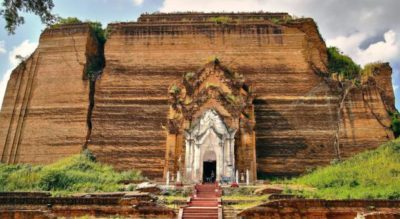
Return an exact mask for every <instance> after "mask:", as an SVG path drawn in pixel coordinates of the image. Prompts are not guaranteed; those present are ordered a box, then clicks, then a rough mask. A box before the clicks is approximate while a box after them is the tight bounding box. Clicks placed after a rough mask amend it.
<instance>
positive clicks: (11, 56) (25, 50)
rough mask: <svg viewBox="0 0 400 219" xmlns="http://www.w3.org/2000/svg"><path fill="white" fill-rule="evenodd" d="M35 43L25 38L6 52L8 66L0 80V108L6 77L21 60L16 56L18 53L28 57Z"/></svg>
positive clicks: (8, 76) (6, 81)
mask: <svg viewBox="0 0 400 219" xmlns="http://www.w3.org/2000/svg"><path fill="white" fill-rule="evenodd" d="M37 45H38V44H37V43H36V42H29V40H25V41H23V42H22V43H21V44H20V45H18V46H17V47H14V48H13V50H11V51H10V52H9V53H8V61H9V66H10V68H9V69H8V70H7V71H6V73H5V74H4V76H3V78H2V79H1V81H0V109H1V107H2V105H3V97H4V93H5V91H6V88H7V83H8V79H9V78H10V75H11V72H12V70H13V69H14V68H15V67H17V65H18V64H19V63H20V62H21V60H20V59H18V58H16V56H17V55H19V56H22V57H28V56H29V55H30V54H32V52H33V51H35V49H36V47H37Z"/></svg>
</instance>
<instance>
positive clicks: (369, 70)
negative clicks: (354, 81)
mask: <svg viewBox="0 0 400 219" xmlns="http://www.w3.org/2000/svg"><path fill="white" fill-rule="evenodd" d="M381 65H382V62H372V63H368V64H366V65H365V66H364V68H363V70H362V71H361V75H362V76H366V77H369V76H374V75H375V71H376V69H377V68H378V67H379V66H381Z"/></svg>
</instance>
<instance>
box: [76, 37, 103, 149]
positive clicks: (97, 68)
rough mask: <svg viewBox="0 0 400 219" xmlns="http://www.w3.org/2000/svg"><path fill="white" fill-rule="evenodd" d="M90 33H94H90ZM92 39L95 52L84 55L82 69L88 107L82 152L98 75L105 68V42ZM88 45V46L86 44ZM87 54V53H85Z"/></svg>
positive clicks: (89, 131)
mask: <svg viewBox="0 0 400 219" xmlns="http://www.w3.org/2000/svg"><path fill="white" fill-rule="evenodd" d="M92 33H94V32H93V31H92ZM93 35H94V37H93V38H91V39H92V40H96V42H95V44H96V46H97V48H96V52H95V53H94V54H91V55H86V65H85V68H84V78H86V79H87V80H88V83H89V97H88V100H89V106H88V112H87V118H86V123H87V134H86V140H85V143H84V144H83V146H82V150H86V149H87V148H88V145H89V143H90V137H91V134H92V127H93V125H92V114H93V108H94V105H95V98H94V95H95V92H96V81H97V79H98V78H99V77H100V75H101V74H102V72H103V69H104V67H105V58H104V44H105V42H102V41H101V40H99V36H96V34H93ZM88 45H90V44H89V43H88ZM86 54H88V53H86Z"/></svg>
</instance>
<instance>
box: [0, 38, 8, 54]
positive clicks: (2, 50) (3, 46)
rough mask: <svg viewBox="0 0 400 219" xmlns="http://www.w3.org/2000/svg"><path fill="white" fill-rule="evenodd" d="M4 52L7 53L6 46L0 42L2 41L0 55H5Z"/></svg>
mask: <svg viewBox="0 0 400 219" xmlns="http://www.w3.org/2000/svg"><path fill="white" fill-rule="evenodd" d="M6 52H7V50H6V45H5V42H4V40H2V41H0V54H2V53H6Z"/></svg>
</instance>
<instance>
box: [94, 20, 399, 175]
mask: <svg viewBox="0 0 400 219" xmlns="http://www.w3.org/2000/svg"><path fill="white" fill-rule="evenodd" d="M196 16H200V15H196ZM214 16H215V15H214ZM260 17H262V16H261V15H260ZM204 20H206V21H204ZM139 21H140V22H137V23H118V24H112V25H110V28H111V32H112V34H111V36H110V38H109V39H108V41H107V43H106V46H105V58H106V61H107V65H106V68H105V70H104V73H103V75H102V78H101V79H100V80H99V81H98V82H97V86H96V95H95V108H94V112H93V119H92V121H93V132H92V136H91V144H90V149H91V150H93V151H94V152H95V154H96V155H97V156H98V158H99V159H100V160H102V161H105V162H108V163H112V164H114V165H116V166H117V167H119V168H123V169H129V168H138V169H141V170H143V171H144V172H145V173H146V174H147V175H150V176H155V177H160V176H161V175H162V169H163V165H164V158H165V154H164V153H165V147H166V145H165V144H166V130H165V129H164V126H165V125H166V118H167V114H168V98H167V89H168V86H169V85H171V84H172V83H173V82H174V81H177V80H180V79H181V78H182V75H183V74H184V73H186V72H189V71H196V70H198V69H200V68H201V67H203V66H204V65H205V64H206V63H207V62H208V61H209V60H210V59H211V57H215V56H217V57H218V58H219V60H220V61H221V63H222V64H223V65H225V66H226V67H228V68H230V69H232V70H234V71H237V72H240V73H242V74H243V75H244V77H245V79H246V80H247V81H248V83H250V84H251V85H252V86H253V88H254V90H255V96H256V99H255V101H254V105H255V114H256V145H257V167H258V171H259V173H260V174H263V173H267V174H298V173H301V172H304V171H305V170H306V169H307V168H311V167H315V166H316V165H324V164H328V163H329V162H330V161H332V160H333V159H335V158H337V157H338V155H337V149H336V147H335V144H334V142H335V134H336V131H337V126H338V125H339V126H340V133H339V136H340V141H339V142H340V144H341V145H340V146H339V153H340V155H341V156H343V157H346V156H350V155H352V154H354V153H356V152H359V151H362V150H365V149H368V148H374V147H377V146H378V145H379V144H380V143H382V142H384V141H387V140H388V139H389V138H391V137H392V136H391V133H390V131H387V130H385V128H383V127H382V126H381V124H379V122H377V121H376V119H375V118H374V116H373V115H372V114H371V112H370V111H369V110H368V109H367V107H368V106H367V104H366V102H365V101H364V100H363V99H362V96H360V95H359V94H360V92H359V89H361V88H357V89H354V90H352V91H351V92H350V94H349V98H348V100H346V104H345V106H346V109H345V110H344V111H345V112H344V113H343V115H342V116H341V120H340V122H339V123H338V118H339V115H338V105H339V102H340V98H341V95H340V93H341V92H340V89H339V87H338V86H337V85H330V83H327V81H326V80H327V79H324V78H323V77H322V76H321V75H319V74H318V73H319V72H321V71H322V72H324V71H326V62H327V57H326V48H325V44H324V42H323V41H322V39H321V38H320V36H319V34H318V29H317V27H316V25H315V24H314V22H313V21H312V20H311V19H304V20H300V21H297V22H291V23H290V24H286V25H275V24H273V23H271V22H269V21H268V20H262V19H253V20H249V21H247V22H244V21H242V22H237V23H222V24H218V23H213V22H207V19H201V18H199V17H196V19H193V20H190V19H188V18H187V17H185V18H179V16H178V15H176V16H173V15H169V16H166V15H159V17H156V16H154V15H153V17H152V16H151V15H146V16H142V17H141V18H140V19H139ZM367 90H368V92H367V91H365V92H364V93H365V96H366V98H367V99H369V101H370V102H371V101H372V103H370V104H372V105H374V107H376V111H377V112H379V114H380V115H381V116H382V118H383V119H384V120H385V119H386V121H387V119H388V116H387V113H386V110H385V107H384V106H383V105H382V103H381V97H380V95H378V93H377V92H376V88H374V87H370V88H368V89H367ZM348 109H354V110H353V111H352V112H350V111H349V110H348ZM386 125H387V124H386Z"/></svg>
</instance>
